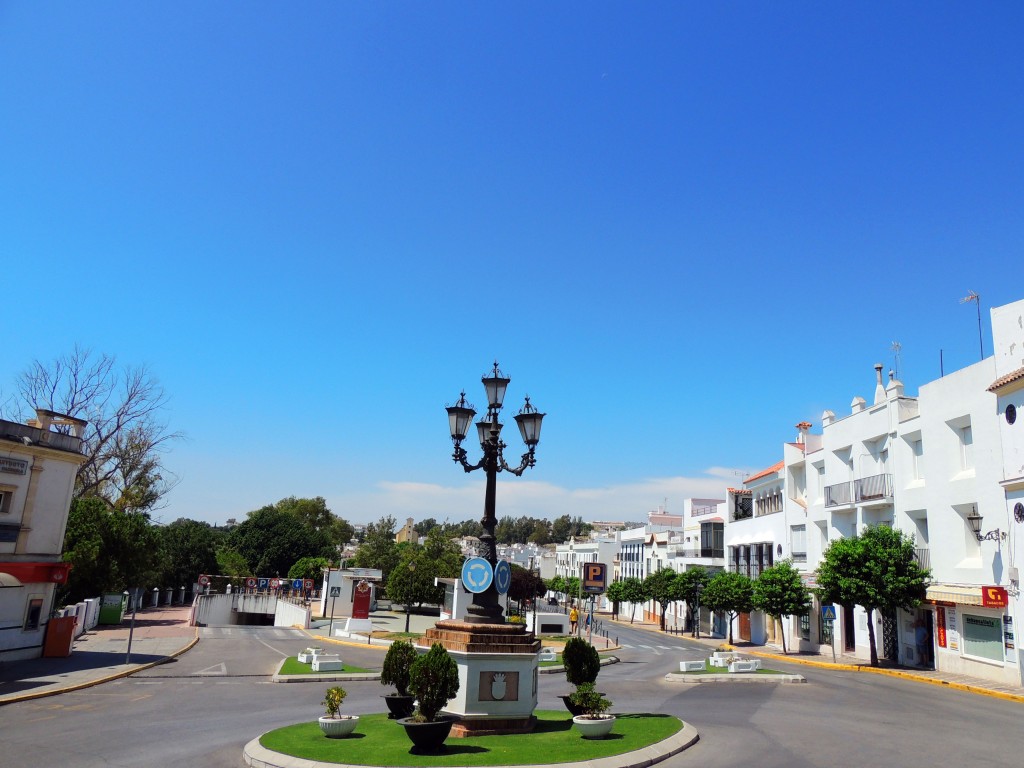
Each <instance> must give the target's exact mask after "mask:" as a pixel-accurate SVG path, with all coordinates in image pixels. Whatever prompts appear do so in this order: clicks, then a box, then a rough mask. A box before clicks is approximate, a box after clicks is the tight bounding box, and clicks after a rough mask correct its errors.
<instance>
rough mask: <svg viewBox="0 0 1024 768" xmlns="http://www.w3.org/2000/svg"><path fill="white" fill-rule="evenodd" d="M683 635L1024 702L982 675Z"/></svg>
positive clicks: (643, 625)
mask: <svg viewBox="0 0 1024 768" xmlns="http://www.w3.org/2000/svg"><path fill="white" fill-rule="evenodd" d="M605 620H606V621H607V625H606V626H607V627H609V628H612V627H614V626H615V625H616V624H621V625H624V626H629V621H628V620H623V619H618V620H615V619H612V618H611V617H606V618H605ZM632 626H633V628H634V629H643V630H646V631H649V632H651V633H653V634H657V635H660V634H662V632H661V629H660V628H659V627H658V625H657V624H653V623H651V622H645V621H639V620H637V621H635V622H634V623H633V625H632ZM611 634H613V635H614V630H611ZM680 637H686V638H687V639H688V640H692V641H695V642H699V643H701V644H702V645H705V646H707V647H708V649H709V650H712V649H715V648H719V647H725V648H731V649H735V650H736V651H738V652H740V653H742V654H744V655H745V656H757V657H759V658H763V659H774V660H776V661H779V662H784V663H787V664H804V665H807V666H811V667H818V668H820V669H832V670H837V671H838V670H842V671H844V672H866V673H868V674H875V675H888V676H890V677H902V678H904V679H907V680H915V681H917V682H920V683H928V684H931V685H942V686H946V687H948V688H954V689H956V690H960V691H968V692H970V693H977V694H981V695H984V696H993V697H995V698H1000V699H1006V700H1007V701H1016V702H1020V703H1022V704H1024V688H1022V687H1020V686H1013V685H1005V684H1002V683H997V682H994V681H992V680H986V679H985V678H982V677H972V676H970V675H961V674H957V673H955V672H945V671H940V670H935V669H920V668H917V667H903V666H899V665H897V664H893V663H892V662H890V661H888V660H887V659H879V666H877V667H872V666H871V665H870V664H869V663H868V662H867V661H866V660H864V659H860V658H857V657H855V656H847V655H844V654H836V659H835V661H833V660H832V653H831V651H829V652H826V653H825V654H818V653H805V652H802V651H790V652H789V653H785V654H783V653H782V649H780V648H777V647H774V646H766V645H753V644H752V643H747V642H743V641H740V642H736V643H733V644H732V645H729V643H728V642H727V641H726V640H725V639H724V638H720V637H701V638H699V639H698V638H693V637H690V636H689V635H680Z"/></svg>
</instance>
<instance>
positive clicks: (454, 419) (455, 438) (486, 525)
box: [445, 361, 544, 624]
mask: <svg viewBox="0 0 1024 768" xmlns="http://www.w3.org/2000/svg"><path fill="white" fill-rule="evenodd" d="M481 381H482V382H483V385H484V390H485V391H486V393H487V414H486V415H485V416H484V418H483V419H481V420H480V421H478V422H477V423H476V428H477V437H478V439H479V441H480V450H481V451H483V456H482V458H481V459H480V461H478V462H477V463H476V464H470V463H469V461H467V456H468V454H467V453H466V450H465V449H464V448H463V447H462V441H463V440H465V439H466V434H467V433H468V431H469V425H470V424H471V423H472V421H473V417H474V416H476V410H474V408H473V406H472V405H470V404H469V403H467V402H466V393H465V392H463V393H462V394H461V395H460V396H459V401H458V402H457V403H456V404H455V405H451V406H448V407H447V408H446V409H445V410H447V411H448V424H449V429H450V431H451V435H452V442H453V443H455V451H454V452H453V453H452V459H453V460H454V461H456V462H457V463H459V464H461V465H462V468H463V469H464V470H465V471H466V472H472V471H473V470H476V469H483V470H484V474H485V476H486V479H487V483H486V487H485V491H484V516H483V519H482V520H481V521H480V524H481V525H482V526H483V529H484V532H483V535H482V536H481V537H480V543H481V545H482V546H483V556H484V559H485V560H487V562H488V563H490V565H491V570H492V572H493V570H494V567H495V565H496V564H497V562H498V549H497V547H496V546H495V540H494V527H495V525H496V524H497V519H496V518H495V514H494V499H495V490H496V488H495V486H496V485H497V474H498V472H503V471H504V472H511V473H512V474H513V475H515V476H516V477H519V476H521V475H522V474H523V472H525V471H526V470H527V468H529V467H534V466H536V464H537V461H536V459H535V458H534V451H535V449H536V448H537V444H538V443H539V442H540V425H541V421H542V420H543V419H544V414H543V413H539V412H538V411H537V409H536V408H535V407H534V406H533V405H531V404H530V398H529V397H527V398H526V404H525V405H524V406H523V407H522V409H521V410H520V411H519V413H518V414H516V416H515V420H516V424H517V425H519V433H520V434H521V435H522V438H523V442H524V443H526V447H527V449H528V450H527V451H526V453H524V454H523V455H522V457H521V458H520V461H519V466H518V467H511V466H509V465H508V464H507V463H506V462H505V457H504V450H505V448H507V447H508V446H507V445H506V444H505V443H504V442H502V440H501V437H500V435H501V428H502V426H503V425H502V424H501V422H500V421H498V414H499V413H500V411H501V408H502V403H503V401H504V400H505V390H506V389H507V388H508V384H509V382H510V381H511V379H510V378H509V377H508V376H505V375H504V374H502V372H501V371H500V370H499V369H498V363H497V361H495V363H494V369H493V370H492V371H491V372H490V374H489V375H486V376H483V377H481ZM467 612H468V616H467V617H466V621H467V622H469V623H472V624H504V623H505V620H504V618H503V617H502V608H501V606H500V605H499V604H498V590H497V589H496V588H495V585H494V581H493V580H492V581H491V585H490V586H489V587H488V588H487V590H486V591H484V592H478V593H475V594H474V595H473V602H472V604H471V605H470V606H469V608H468V609H467Z"/></svg>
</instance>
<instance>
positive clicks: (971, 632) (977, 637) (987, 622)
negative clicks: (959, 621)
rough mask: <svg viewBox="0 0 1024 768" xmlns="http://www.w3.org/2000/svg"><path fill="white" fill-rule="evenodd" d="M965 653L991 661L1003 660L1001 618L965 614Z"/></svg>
mask: <svg viewBox="0 0 1024 768" xmlns="http://www.w3.org/2000/svg"><path fill="white" fill-rule="evenodd" d="M963 637H964V653H966V654H968V655H969V656H977V657H979V658H982V659H989V660H991V661H1002V660H1003V628H1002V624H1001V622H1000V620H999V617H992V616H975V615H972V614H969V613H965V614H964V630H963Z"/></svg>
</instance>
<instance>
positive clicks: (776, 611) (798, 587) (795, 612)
mask: <svg viewBox="0 0 1024 768" xmlns="http://www.w3.org/2000/svg"><path fill="white" fill-rule="evenodd" d="M810 605H811V595H810V593H809V592H808V591H807V588H806V587H805V586H804V583H803V581H802V580H801V579H800V574H799V573H798V572H797V570H796V569H795V568H794V567H793V564H792V563H791V562H790V561H789V560H783V561H782V562H779V563H776V564H775V565H773V566H772V567H770V568H765V569H764V570H763V571H761V575H760V576H759V577H758V578H757V579H755V581H754V607H755V608H757V609H758V610H760V611H764V613H765V614H766V615H768V616H770V617H771V619H772V621H775V622H777V623H778V624H779V626H780V633H781V635H782V652H783V653H788V651H787V650H786V632H785V628H783V627H782V617H783V616H802V615H803V614H805V613H807V611H808V609H809V608H810Z"/></svg>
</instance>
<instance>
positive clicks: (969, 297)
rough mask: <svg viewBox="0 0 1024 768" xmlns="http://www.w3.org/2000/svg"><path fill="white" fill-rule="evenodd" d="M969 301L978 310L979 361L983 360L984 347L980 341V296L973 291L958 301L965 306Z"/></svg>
mask: <svg viewBox="0 0 1024 768" xmlns="http://www.w3.org/2000/svg"><path fill="white" fill-rule="evenodd" d="M969 301H973V302H974V303H975V305H976V306H977V308H978V350H979V351H980V353H981V357H980V358H979V359H981V360H984V359H985V345H984V344H983V343H982V340H981V296H979V295H978V294H977V293H975V292H974V291H968V292H967V295H966V296H964V297H963V298H962V299H960V303H961V304H966V303H967V302H969Z"/></svg>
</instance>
